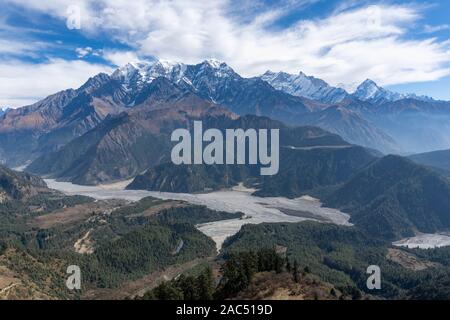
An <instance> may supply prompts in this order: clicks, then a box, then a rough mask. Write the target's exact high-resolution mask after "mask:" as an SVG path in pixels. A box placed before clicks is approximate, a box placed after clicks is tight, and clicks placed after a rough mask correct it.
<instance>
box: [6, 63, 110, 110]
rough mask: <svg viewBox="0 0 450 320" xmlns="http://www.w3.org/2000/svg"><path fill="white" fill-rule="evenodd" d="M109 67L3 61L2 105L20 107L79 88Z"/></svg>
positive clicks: (87, 64)
mask: <svg viewBox="0 0 450 320" xmlns="http://www.w3.org/2000/svg"><path fill="white" fill-rule="evenodd" d="M111 71H112V70H111V69H110V68H108V67H105V66H102V65H96V64H89V63H87V62H84V61H80V60H76V61H65V60H59V59H56V60H51V61H49V62H47V63H42V64H31V63H24V62H21V61H19V60H8V61H1V60H0V106H7V107H13V108H15V107H20V106H24V105H27V104H31V103H34V102H36V101H38V100H39V99H41V98H43V97H46V96H48V95H50V94H53V93H56V92H58V91H61V90H64V89H68V88H78V87H79V86H81V85H82V84H83V83H84V82H86V80H87V79H88V78H89V77H91V76H93V75H96V74H98V73H100V72H107V73H110V72H111Z"/></svg>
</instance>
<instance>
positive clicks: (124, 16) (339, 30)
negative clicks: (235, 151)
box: [0, 0, 450, 107]
mask: <svg viewBox="0 0 450 320" xmlns="http://www.w3.org/2000/svg"><path fill="white" fill-rule="evenodd" d="M0 4H1V5H2V11H1V12H0V106H12V107H18V106H22V105H26V104H29V103H32V102H34V101H36V100H38V99H40V98H43V97H45V96H46V95H48V94H51V93H54V92H56V91H58V90H62V89H66V88H68V87H77V86H79V85H81V84H82V83H83V82H84V81H85V80H86V79H87V78H88V77H90V76H92V75H95V74H96V73H98V72H111V71H112V70H113V69H114V68H115V67H116V66H120V65H122V64H125V63H126V62H136V61H140V60H149V59H153V58H160V59H168V60H176V61H182V62H185V63H198V62H200V61H202V60H204V59H208V58H216V59H219V60H222V61H225V62H227V63H228V64H229V65H230V66H232V67H233V68H234V69H235V70H236V71H237V72H239V73H241V74H242V75H244V76H255V75H259V74H261V73H263V72H265V71H266V70H268V69H270V70H273V71H281V70H283V71H287V72H291V73H298V72H299V71H303V72H305V73H306V74H309V75H314V76H316V77H319V78H322V79H324V80H326V81H328V82H329V83H330V84H332V85H341V86H343V87H345V88H347V89H348V90H350V91H351V90H353V89H354V88H355V87H356V86H357V85H358V84H359V83H360V82H362V81H363V80H365V79H366V78H370V79H373V80H374V81H376V82H377V83H379V84H380V85H382V86H385V87H387V88H389V89H392V90H397V91H400V92H414V93H417V94H424V95H429V96H432V97H434V98H437V99H446V100H450V90H449V89H450V1H426V2H424V1H417V2H413V1H394V0H392V1H364V0H363V1H354V0H343V1H342V0H340V1H339V0H298V1H294V0H284V1H269V0H260V1H251V0H244V1H233V0H212V1H192V2H189V1H186V0H173V1H156V0H135V1H132V2H131V1H128V0H114V1H107V0H97V1H94V0H46V1H32V0H0ZM68 22H69V25H71V24H70V23H71V22H72V26H73V25H74V24H73V22H75V26H77V25H76V24H77V23H76V22H80V28H79V29H77V28H75V29H73V28H72V29H70V28H68Z"/></svg>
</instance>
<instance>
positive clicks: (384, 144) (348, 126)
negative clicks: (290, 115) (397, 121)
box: [299, 106, 401, 153]
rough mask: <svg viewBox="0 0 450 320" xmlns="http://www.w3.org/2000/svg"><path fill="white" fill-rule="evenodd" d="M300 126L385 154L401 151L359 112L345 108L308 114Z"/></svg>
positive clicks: (338, 107)
mask: <svg viewBox="0 0 450 320" xmlns="http://www.w3.org/2000/svg"><path fill="white" fill-rule="evenodd" d="M299 124H308V125H312V126H317V127H320V128H322V129H324V130H328V131H330V132H333V133H336V134H338V135H340V136H341V137H342V138H344V139H345V140H346V141H349V142H351V143H354V144H357V145H361V146H365V147H369V148H373V149H377V150H380V151H382V152H385V153H396V152H398V151H399V150H400V149H401V148H400V147H399V146H398V145H397V143H396V142H395V141H394V139H393V138H391V137H390V136H389V135H388V134H386V133H385V132H384V131H382V130H381V129H379V128H378V127H377V126H375V125H374V124H373V123H371V122H369V121H368V120H366V119H365V118H364V117H363V116H361V114H360V113H359V112H357V111H353V110H350V109H349V108H346V107H345V106H332V107H329V108H326V109H325V110H323V111H319V112H314V113H310V114H307V115H305V116H303V118H302V119H300V120H299Z"/></svg>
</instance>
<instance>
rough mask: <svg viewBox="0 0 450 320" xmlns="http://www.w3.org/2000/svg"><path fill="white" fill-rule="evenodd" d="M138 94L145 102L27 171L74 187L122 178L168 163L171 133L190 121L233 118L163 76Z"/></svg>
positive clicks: (105, 123) (110, 118)
mask: <svg viewBox="0 0 450 320" xmlns="http://www.w3.org/2000/svg"><path fill="white" fill-rule="evenodd" d="M143 91H145V92H146V95H145V96H146V99H145V100H144V101H143V102H142V103H141V104H140V105H139V106H136V107H135V108H133V109H130V110H129V111H128V112H124V113H121V114H120V115H117V116H110V117H108V118H107V119H105V121H103V122H102V123H101V124H100V125H98V126H97V127H96V128H95V129H93V130H91V131H89V132H87V133H86V134H84V135H83V136H81V137H79V138H77V139H75V140H73V141H71V142H70V143H69V144H67V145H66V146H64V147H63V148H61V149H60V150H58V151H57V152H53V153H49V154H47V155H43V156H41V157H40V158H38V159H36V160H35V161H34V162H33V163H32V164H31V165H30V166H29V167H28V168H27V170H29V171H30V172H33V173H37V174H41V175H49V176H51V177H57V178H59V179H63V180H69V181H72V182H75V183H79V184H97V183H102V182H107V181H112V180H119V179H127V178H130V177H133V176H135V175H137V174H139V173H141V172H143V171H144V170H146V169H148V168H149V167H151V166H154V165H156V164H158V163H160V162H161V161H163V160H164V159H166V161H167V157H168V156H170V146H171V141H170V134H171V132H172V131H173V130H174V129H176V128H180V127H186V126H187V124H188V123H190V122H191V121H192V120H193V119H202V118H206V117H218V116H227V117H234V115H233V114H231V113H230V112H228V111H226V110H225V109H223V108H220V107H218V106H216V105H214V104H212V103H210V102H207V101H204V100H202V99H200V98H198V97H197V96H195V95H193V94H191V93H185V92H184V91H183V90H181V89H180V88H179V87H178V86H177V85H175V84H173V83H171V82H170V81H169V80H167V79H165V78H158V79H157V80H155V81H154V82H152V83H150V84H149V85H147V86H146V87H145V88H144V89H143Z"/></svg>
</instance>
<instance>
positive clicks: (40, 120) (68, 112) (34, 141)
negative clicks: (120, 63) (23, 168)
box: [0, 74, 128, 166]
mask: <svg viewBox="0 0 450 320" xmlns="http://www.w3.org/2000/svg"><path fill="white" fill-rule="evenodd" d="M127 99H128V98H127V94H126V92H125V91H124V90H123V88H122V85H121V84H120V83H118V82H115V81H113V80H112V79H111V78H110V77H109V76H108V75H106V74H99V75H97V76H95V77H93V78H90V79H89V80H88V81H87V82H86V83H85V84H84V85H83V86H81V87H80V88H78V89H77V90H73V89H69V90H65V91H61V92H58V93H56V94H54V95H52V96H49V97H47V98H45V99H43V100H41V101H39V102H37V103H35V104H33V105H31V106H27V107H23V108H19V109H14V110H10V111H9V112H7V113H6V114H5V115H4V116H3V117H0V148H1V149H3V151H4V158H5V159H4V161H5V162H6V163H8V164H9V165H11V166H16V165H22V164H23V163H25V162H27V161H29V160H33V159H34V158H36V157H37V156H39V155H41V154H43V153H47V152H51V151H54V150H57V149H58V148H59V147H61V146H62V145H65V144H66V143H67V142H69V141H71V140H72V139H73V138H75V137H78V136H80V135H82V134H84V133H85V132H87V131H89V130H90V129H92V128H94V127H95V126H96V125H98V124H99V123H100V122H101V121H102V120H103V119H104V118H105V117H106V116H107V115H108V114H116V113H119V112H120V111H122V110H124V106H125V102H126V101H127ZM18 145H20V148H18Z"/></svg>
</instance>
